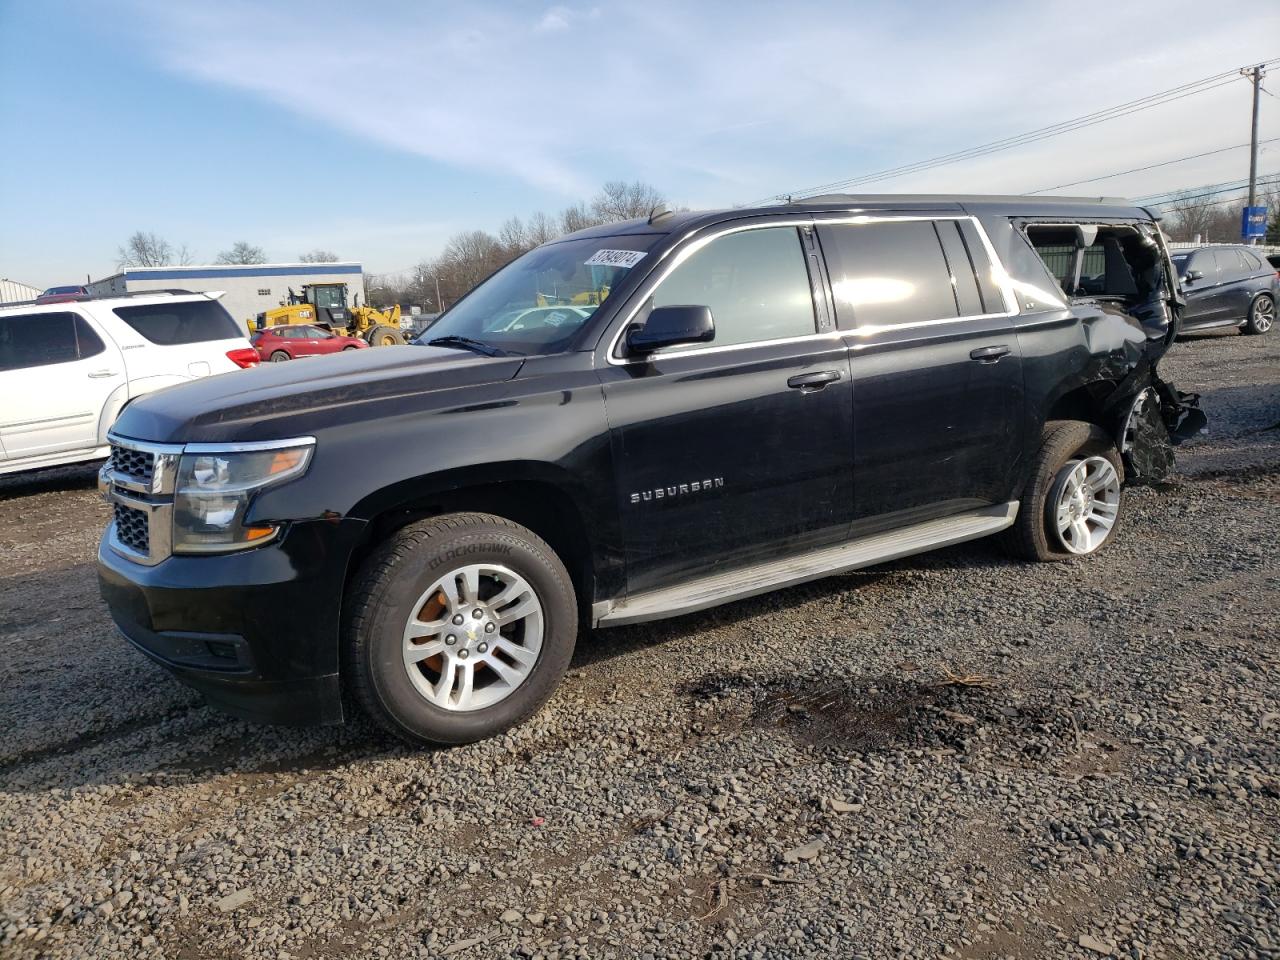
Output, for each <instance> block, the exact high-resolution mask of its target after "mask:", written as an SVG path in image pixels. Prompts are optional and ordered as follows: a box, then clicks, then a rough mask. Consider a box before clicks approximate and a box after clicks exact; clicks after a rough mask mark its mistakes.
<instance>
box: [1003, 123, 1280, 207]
mask: <svg viewBox="0 0 1280 960" xmlns="http://www.w3.org/2000/svg"><path fill="white" fill-rule="evenodd" d="M1278 140H1280V137H1272V138H1271V139H1270V140H1260V141H1259V142H1258V145H1259V146H1261V145H1262V144H1264V143H1275V142H1276V141H1278ZM1247 146H1249V144H1247V143H1236V144H1232V145H1231V146H1229V147H1219V148H1218V149H1217V150H1206V151H1205V152H1204V153H1193V154H1190V155H1189V156H1185V157H1178V158H1176V159H1174V160H1163V161H1161V162H1160V163H1151V164H1148V165H1147V166H1145V167H1133V168H1131V169H1129V170H1120V171H1118V172H1117V173H1104V174H1103V175H1102V176H1100V177H1089V178H1087V179H1085V180H1072V181H1071V182H1070V183H1059V184H1055V185H1054V186H1052V187H1041V188H1040V189H1039V190H1028V191H1027V195H1028V196H1032V195H1034V194H1037V193H1044V192H1046V191H1048V190H1061V189H1063V188H1064V187H1075V186H1079V185H1080V184H1082V183H1096V182H1097V181H1099V180H1110V179H1111V178H1112V177H1123V176H1124V175H1125V174H1127V173H1142V172H1143V171H1144V170H1154V169H1156V168H1157V167H1168V166H1171V165H1173V164H1175V163H1185V162H1186V161H1187V160H1199V159H1200V158H1201V157H1212V156H1214V155H1215V154H1218V153H1227V152H1228V151H1230V150H1242V149H1244V148H1245V147H1247Z"/></svg>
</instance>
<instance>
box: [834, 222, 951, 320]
mask: <svg viewBox="0 0 1280 960" xmlns="http://www.w3.org/2000/svg"><path fill="white" fill-rule="evenodd" d="M818 237H819V238H820V239H821V241H822V249H823V252H824V253H825V254H826V257H827V267H828V270H829V272H830V274H831V287H832V290H833V292H834V293H835V298H836V316H837V318H838V319H839V321H840V326H841V327H844V328H848V327H850V326H853V325H855V324H856V325H857V326H859V327H880V326H896V325H898V324H903V323H917V322H920V321H924V320H942V319H949V318H953V317H957V316H959V310H958V308H957V307H956V298H955V296H954V295H953V294H952V292H951V274H950V273H949V271H948V269H947V261H946V259H945V258H944V257H943V255H942V245H941V244H940V243H939V242H938V234H937V233H936V232H935V231H934V228H933V223H932V222H930V221H928V220H909V221H901V222H882V223H863V224H832V225H829V226H821V227H819V228H818Z"/></svg>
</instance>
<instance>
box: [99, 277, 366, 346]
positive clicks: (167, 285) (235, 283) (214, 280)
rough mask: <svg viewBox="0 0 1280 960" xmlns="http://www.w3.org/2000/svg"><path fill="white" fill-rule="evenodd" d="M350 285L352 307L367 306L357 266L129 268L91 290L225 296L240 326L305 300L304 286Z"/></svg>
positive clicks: (108, 293)
mask: <svg viewBox="0 0 1280 960" xmlns="http://www.w3.org/2000/svg"><path fill="white" fill-rule="evenodd" d="M311 283H345V284H346V285H347V303H348V304H349V305H352V306H354V305H355V302H356V300H355V298H356V297H357V296H359V298H360V303H361V304H363V303H364V269H363V267H361V265H360V264H358V263H351V262H343V263H255V264H225V265H224V264H211V265H209V266H188V267H130V268H129V269H128V270H122V271H121V272H120V273H116V274H112V275H111V276H109V277H104V278H103V279H101V280H94V281H93V282H92V283H90V284H89V285H88V290H89V293H90V294H92V295H93V296H119V295H120V294H123V293H136V292H138V291H139V290H168V289H179V290H190V291H192V292H193V293H209V292H212V291H215V290H221V291H223V296H222V298H221V303H222V305H223V306H224V307H226V308H227V310H228V311H229V312H230V313H231V316H233V317H235V318H236V320H238V321H239V322H240V323H242V324H245V327H246V329H248V323H249V321H250V320H252V319H253V318H254V317H256V316H257V315H258V314H260V313H262V312H263V311H264V310H270V309H272V308H273V307H278V306H280V305H281V304H282V303H286V302H287V301H288V299H289V290H290V288H292V289H293V292H294V293H296V294H299V295H301V293H302V287H303V285H304V284H311Z"/></svg>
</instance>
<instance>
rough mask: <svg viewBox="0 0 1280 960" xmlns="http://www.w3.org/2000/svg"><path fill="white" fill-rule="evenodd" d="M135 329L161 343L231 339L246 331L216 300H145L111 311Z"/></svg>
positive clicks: (152, 340)
mask: <svg viewBox="0 0 1280 960" xmlns="http://www.w3.org/2000/svg"><path fill="white" fill-rule="evenodd" d="M112 312H114V313H115V315H116V316H117V317H119V318H120V319H121V320H123V321H124V322H125V323H127V324H128V325H129V326H130V327H131V328H133V330H134V332H136V333H138V334H140V335H141V336H142V337H143V338H144V339H146V340H148V341H150V342H151V343H154V344H157V345H159V346H165V347H172V346H179V345H181V344H185V343H208V342H209V341H211V340H232V339H235V338H236V337H243V336H244V335H245V332H244V331H243V330H241V329H240V325H239V324H238V323H236V322H235V320H234V319H232V317H231V314H229V313H227V311H226V308H225V307H223V306H222V304H220V303H217V302H215V301H213V300H186V301H181V302H178V303H146V304H137V305H133V306H127V307H116V308H114V310H113V311H112Z"/></svg>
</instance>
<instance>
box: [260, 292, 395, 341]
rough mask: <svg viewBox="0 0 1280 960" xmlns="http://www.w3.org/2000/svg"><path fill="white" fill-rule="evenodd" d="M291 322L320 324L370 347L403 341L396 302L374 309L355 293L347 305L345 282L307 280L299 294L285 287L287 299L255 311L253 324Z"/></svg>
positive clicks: (264, 325)
mask: <svg viewBox="0 0 1280 960" xmlns="http://www.w3.org/2000/svg"><path fill="white" fill-rule="evenodd" d="M291 323H306V324H311V325H313V326H317V327H324V328H325V329H326V330H332V331H333V332H334V333H340V334H343V335H345V336H348V337H359V338H360V339H361V340H363V341H365V343H367V344H369V346H371V347H387V346H391V345H393V344H397V343H404V334H402V333H401V332H400V305H399V304H396V305H395V306H394V307H392V308H391V309H390V310H386V311H383V310H376V309H374V308H373V307H370V306H367V305H366V306H362V305H361V304H360V295H359V294H356V302H355V304H354V305H353V306H350V307H348V306H347V285H346V284H345V283H311V284H306V285H305V286H303V288H302V294H301V295H299V294H296V293H294V292H293V290H292V288H290V290H289V301H288V303H283V304H281V305H280V306H278V307H275V308H273V309H271V310H265V311H263V312H262V313H260V314H258V317H257V322H256V326H257V329H259V330H263V329H265V328H267V327H275V326H281V325H283V324H291Z"/></svg>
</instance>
